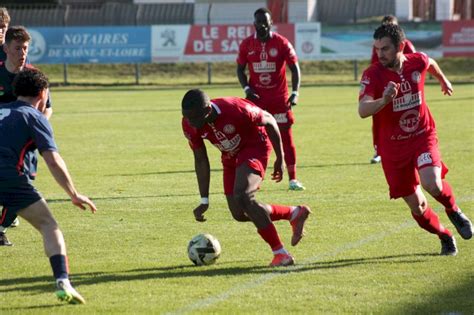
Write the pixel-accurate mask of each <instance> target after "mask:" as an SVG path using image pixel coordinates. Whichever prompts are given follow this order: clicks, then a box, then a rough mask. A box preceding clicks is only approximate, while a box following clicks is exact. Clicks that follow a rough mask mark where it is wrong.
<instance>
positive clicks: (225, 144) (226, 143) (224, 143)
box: [214, 134, 241, 155]
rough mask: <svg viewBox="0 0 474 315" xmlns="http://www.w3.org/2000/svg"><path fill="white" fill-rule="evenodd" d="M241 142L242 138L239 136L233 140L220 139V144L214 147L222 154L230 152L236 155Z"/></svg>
mask: <svg viewBox="0 0 474 315" xmlns="http://www.w3.org/2000/svg"><path fill="white" fill-rule="evenodd" d="M240 141H241V137H240V135H239V134H237V135H235V136H234V137H233V138H232V139H227V138H225V139H219V143H214V145H215V146H216V147H217V148H218V149H219V150H220V151H221V152H228V153H230V154H231V155H234V154H235V153H237V152H236V149H237V148H238V147H239V145H240Z"/></svg>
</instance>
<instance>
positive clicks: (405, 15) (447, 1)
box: [133, 0, 474, 24]
mask: <svg viewBox="0 0 474 315" xmlns="http://www.w3.org/2000/svg"><path fill="white" fill-rule="evenodd" d="M343 1H344V2H343V4H344V5H345V6H347V7H350V6H357V5H362V4H363V1H361V0H359V1H354V0H343ZM432 1H433V2H431V1H428V2H427V3H430V2H431V3H432V4H434V6H435V9H434V11H435V12H436V20H437V21H445V20H453V19H457V17H456V15H455V14H454V4H455V0H432ZM473 1H474V0H466V1H465V3H466V9H468V8H471V6H472V2H473ZM318 2H320V3H324V2H325V1H323V0H274V1H272V0H133V3H135V4H152V3H156V4H158V3H159V4H163V3H194V5H195V6H194V21H195V23H196V24H208V23H210V24H231V23H250V22H251V21H252V13H253V12H254V11H255V10H256V9H257V8H260V7H270V6H271V4H272V3H279V4H280V3H281V4H282V6H283V8H282V10H284V12H285V17H286V20H287V21H286V22H288V23H296V22H314V21H316V20H317V17H318V12H317V8H318ZM331 2H333V3H334V2H337V0H334V1H331ZM339 2H341V1H339ZM381 3H384V4H387V3H390V4H392V5H393V6H392V7H394V11H395V12H387V13H386V14H394V15H396V16H397V17H398V18H399V20H401V21H413V20H414V19H416V17H414V5H415V4H416V1H415V0H379V1H374V2H371V4H373V5H380V4H381ZM323 5H324V4H323ZM361 10H363V8H362V9H361ZM356 11H357V10H356ZM341 13H342V12H341ZM335 14H337V12H336V13H335Z"/></svg>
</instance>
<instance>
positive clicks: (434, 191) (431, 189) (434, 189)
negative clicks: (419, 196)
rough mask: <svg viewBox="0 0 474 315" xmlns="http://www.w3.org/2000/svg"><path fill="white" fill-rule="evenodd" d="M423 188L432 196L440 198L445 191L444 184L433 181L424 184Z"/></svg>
mask: <svg viewBox="0 0 474 315" xmlns="http://www.w3.org/2000/svg"><path fill="white" fill-rule="evenodd" d="M423 188H424V189H425V190H426V191H427V192H428V193H429V194H430V195H431V196H439V195H440V194H441V191H442V190H443V184H442V182H439V183H438V182H437V181H432V182H428V183H424V184H423Z"/></svg>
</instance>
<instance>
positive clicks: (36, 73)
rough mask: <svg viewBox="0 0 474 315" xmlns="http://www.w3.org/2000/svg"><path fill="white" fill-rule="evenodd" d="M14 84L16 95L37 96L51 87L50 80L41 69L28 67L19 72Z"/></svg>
mask: <svg viewBox="0 0 474 315" xmlns="http://www.w3.org/2000/svg"><path fill="white" fill-rule="evenodd" d="M12 86H13V94H15V96H30V97H36V96H38V95H40V93H41V91H43V90H46V89H47V88H48V87H49V81H48V78H47V77H46V75H45V74H44V73H43V72H41V71H40V70H38V69H30V68H27V69H24V70H22V71H20V72H18V74H17V75H16V76H15V78H14V79H13V82H12Z"/></svg>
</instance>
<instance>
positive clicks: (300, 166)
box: [104, 162, 372, 177]
mask: <svg viewBox="0 0 474 315" xmlns="http://www.w3.org/2000/svg"><path fill="white" fill-rule="evenodd" d="M368 165H372V164H370V163H369V162H366V163H360V162H359V163H357V162H354V163H331V164H315V165H298V168H300V169H301V168H324V167H341V166H368ZM194 172H195V171H194V170H182V171H156V172H146V173H128V174H106V175H104V177H112V176H149V175H169V174H194ZM211 172H222V169H211Z"/></svg>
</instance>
